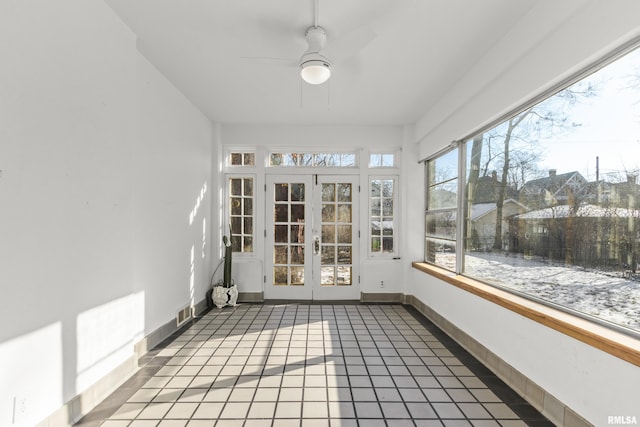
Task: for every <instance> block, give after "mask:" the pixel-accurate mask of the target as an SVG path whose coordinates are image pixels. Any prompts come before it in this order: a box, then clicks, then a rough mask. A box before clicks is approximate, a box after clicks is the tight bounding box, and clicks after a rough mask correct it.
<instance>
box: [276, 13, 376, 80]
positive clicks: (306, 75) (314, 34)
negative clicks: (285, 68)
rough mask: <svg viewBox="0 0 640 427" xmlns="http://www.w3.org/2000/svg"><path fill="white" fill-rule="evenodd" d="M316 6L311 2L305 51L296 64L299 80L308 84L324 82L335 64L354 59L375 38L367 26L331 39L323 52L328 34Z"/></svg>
mask: <svg viewBox="0 0 640 427" xmlns="http://www.w3.org/2000/svg"><path fill="white" fill-rule="evenodd" d="M318 3H319V0H313V6H314V12H313V25H311V26H310V27H308V28H307V30H306V32H305V40H306V42H307V49H306V50H305V51H304V52H303V53H302V55H301V56H300V59H299V60H298V62H297V65H298V67H299V70H300V77H301V78H302V80H303V81H305V82H306V83H308V84H311V85H321V84H322V83H325V82H326V81H327V80H329V78H330V77H331V73H332V72H333V66H334V64H340V63H342V62H343V61H345V60H347V59H349V58H350V57H352V56H354V55H355V54H356V53H357V52H358V51H359V50H361V49H362V48H364V47H365V46H366V45H367V44H369V43H370V42H371V41H372V40H373V39H374V38H375V37H376V33H375V32H374V31H373V29H371V27H370V26H369V25H364V26H362V27H360V28H357V29H356V30H353V31H351V32H349V33H347V34H346V35H344V36H341V37H340V38H339V39H334V40H332V41H331V43H332V46H331V48H330V49H328V50H325V48H326V44H327V31H326V30H325V28H324V27H321V26H320V25H319V24H318V15H319V14H318V7H319V4H318ZM265 59H275V58H265Z"/></svg>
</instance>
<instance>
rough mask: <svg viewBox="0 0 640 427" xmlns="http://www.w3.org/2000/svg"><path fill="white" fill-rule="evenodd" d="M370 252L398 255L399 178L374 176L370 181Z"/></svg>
mask: <svg viewBox="0 0 640 427" xmlns="http://www.w3.org/2000/svg"><path fill="white" fill-rule="evenodd" d="M369 185H370V194H371V197H370V198H369V204H370V209H369V221H370V230H371V231H370V232H371V234H370V245H369V253H370V254H371V255H372V256H375V255H396V254H397V252H398V251H397V241H396V240H397V236H396V230H397V227H396V218H397V212H396V209H397V201H396V194H397V192H398V191H397V178H395V177H391V178H383V177H374V178H371V180H370V182H369Z"/></svg>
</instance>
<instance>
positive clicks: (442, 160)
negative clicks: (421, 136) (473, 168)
mask: <svg viewBox="0 0 640 427" xmlns="http://www.w3.org/2000/svg"><path fill="white" fill-rule="evenodd" d="M426 173H427V212H426V218H425V230H426V233H425V250H424V252H425V261H428V262H431V263H434V264H436V265H439V266H440V267H444V268H447V269H450V270H454V269H455V265H456V236H457V225H456V219H457V210H458V150H457V149H453V150H450V151H448V152H446V153H445V154H443V155H441V156H438V157H436V158H434V159H431V160H429V161H427V162H426Z"/></svg>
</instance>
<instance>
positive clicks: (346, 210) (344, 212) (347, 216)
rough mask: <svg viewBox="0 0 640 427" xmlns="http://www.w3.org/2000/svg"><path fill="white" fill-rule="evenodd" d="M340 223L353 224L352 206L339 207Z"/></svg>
mask: <svg viewBox="0 0 640 427" xmlns="http://www.w3.org/2000/svg"><path fill="white" fill-rule="evenodd" d="M338 222H348V223H350V222H351V205H338Z"/></svg>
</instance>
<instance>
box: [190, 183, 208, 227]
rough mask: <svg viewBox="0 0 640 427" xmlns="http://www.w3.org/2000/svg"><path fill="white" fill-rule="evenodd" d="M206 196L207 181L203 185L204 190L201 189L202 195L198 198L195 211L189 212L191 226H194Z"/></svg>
mask: <svg viewBox="0 0 640 427" xmlns="http://www.w3.org/2000/svg"><path fill="white" fill-rule="evenodd" d="M205 194H207V182H206V181H205V183H204V184H202V188H200V194H198V197H196V203H195V204H194V206H193V209H191V212H189V225H192V224H193V220H194V219H195V217H196V216H197V215H198V211H199V210H200V206H201V205H202V202H203V201H204V196H205Z"/></svg>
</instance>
